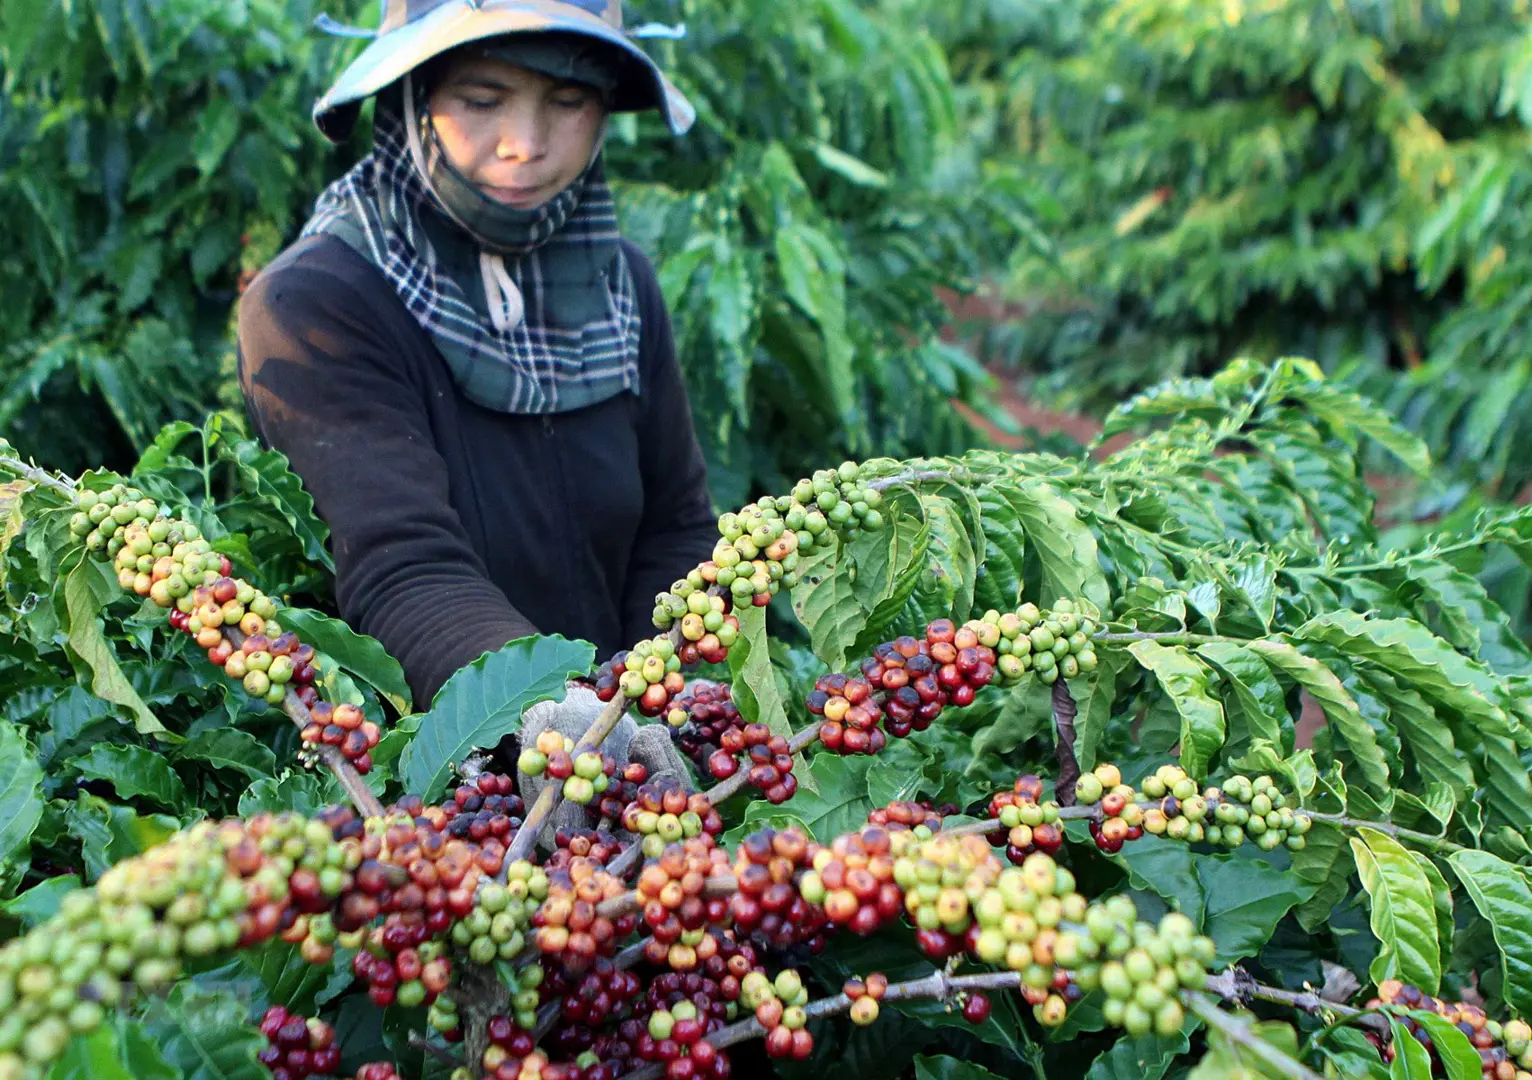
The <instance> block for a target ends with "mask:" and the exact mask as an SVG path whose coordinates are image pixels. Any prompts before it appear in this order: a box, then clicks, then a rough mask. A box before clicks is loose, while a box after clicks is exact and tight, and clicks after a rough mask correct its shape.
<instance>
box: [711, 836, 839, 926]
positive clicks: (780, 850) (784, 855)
mask: <svg viewBox="0 0 1532 1080" xmlns="http://www.w3.org/2000/svg"><path fill="white" fill-rule="evenodd" d="M820 850H821V849H820V848H819V845H817V844H815V843H813V842H812V841H811V840H809V838H808V837H807V836H805V835H804V834H803V833H801V832H799V831H798V830H797V829H783V830H780V831H779V830H776V829H762V830H760V831H759V832H754V833H751V834H750V835H749V836H747V837H745V838H744V840H742V841H740V845H739V848H738V850H737V851H736V852H735V856H734V877H735V879H736V881H737V882H738V889H737V891H736V892H735V893H734V895H733V896H732V897H730V899H729V915H730V917H731V918H732V920H733V922H734V929H735V931H736V932H737V933H739V934H740V935H742V936H744V937H747V938H749V939H751V940H754V941H757V942H759V943H760V944H762V945H764V946H766V947H768V948H773V949H777V950H779V951H782V950H787V949H791V948H792V947H794V946H795V945H805V946H808V948H809V950H810V951H811V952H817V951H818V950H819V949H822V948H823V946H824V937H823V932H824V929H825V925H826V923H827V921H828V920H827V918H826V915H825V912H824V909H823V907H822V898H811V897H809V896H808V895H807V894H806V893H804V892H803V891H801V888H800V886H801V885H802V884H803V882H798V883H797V884H795V879H797V877H798V875H799V874H800V873H803V872H804V871H808V873H809V874H812V873H813V871H812V870H810V869H809V868H810V867H811V866H813V864H814V860H815V859H816V857H817V856H818V854H819V852H820ZM807 876H808V875H807V874H805V875H804V879H805V880H806V879H807Z"/></svg>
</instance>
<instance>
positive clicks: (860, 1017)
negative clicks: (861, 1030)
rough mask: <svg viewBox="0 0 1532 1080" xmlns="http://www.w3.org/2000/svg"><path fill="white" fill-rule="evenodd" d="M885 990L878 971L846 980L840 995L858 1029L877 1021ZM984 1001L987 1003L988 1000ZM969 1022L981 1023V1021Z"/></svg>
mask: <svg viewBox="0 0 1532 1080" xmlns="http://www.w3.org/2000/svg"><path fill="white" fill-rule="evenodd" d="M887 990H888V976H887V975H884V974H883V973H882V972H879V971H875V972H873V973H872V974H871V975H869V976H867V978H866V979H847V980H846V983H845V985H844V986H842V987H841V993H843V994H845V995H846V997H847V998H849V999H850V1000H851V1010H850V1013H849V1014H848V1015H850V1017H851V1022H852V1023H853V1024H856V1025H857V1026H858V1027H866V1026H867V1025H868V1024H871V1023H874V1022H875V1021H876V1020H877V1019H878V1012H879V1008H878V1002H880V1001H882V1000H883V995H884V993H886V992H887ZM985 1000H986V1002H987V1001H988V999H985ZM965 1013H966V1007H965ZM986 1015H988V1014H986ZM970 1022H971V1023H981V1022H982V1021H970Z"/></svg>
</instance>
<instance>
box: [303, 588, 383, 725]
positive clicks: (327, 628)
mask: <svg viewBox="0 0 1532 1080" xmlns="http://www.w3.org/2000/svg"><path fill="white" fill-rule="evenodd" d="M278 618H279V619H280V620H281V622H282V625H283V626H284V627H285V628H286V629H288V630H291V631H293V632H294V633H296V634H297V635H298V636H299V637H301V638H302V639H303V640H304V641H305V642H307V643H308V644H310V645H312V646H314V648H316V649H318V650H319V651H320V652H322V653H324V654H325V655H326V656H328V657H329V658H330V659H332V660H334V661H335V662H336V663H338V664H340V666H341V667H343V668H345V669H346V670H347V671H349V672H351V674H353V675H355V676H356V677H357V678H359V679H361V680H362V681H363V682H365V683H367V684H368V685H369V686H371V687H372V688H373V689H375V690H377V691H378V693H380V694H382V695H383V696H384V697H386V698H388V700H389V702H390V704H392V705H393V707H394V708H395V709H396V710H398V711H399V712H400V713H401V714H403V713H407V712H409V711H410V707H411V706H410V687H409V683H407V682H405V679H404V668H403V667H401V666H400V665H399V661H397V660H395V659H394V658H393V657H392V656H390V655H388V653H387V651H385V650H384V648H383V645H382V643H381V642H379V641H378V640H377V639H376V638H371V637H368V636H367V635H365V634H358V633H357V632H356V631H355V630H353V629H351V627H349V626H347V625H346V624H345V623H344V622H342V621H341V620H340V619H332V618H331V617H330V616H328V615H324V614H322V613H320V612H318V611H313V610H310V609H309V608H289V607H285V608H283V609H282V610H281V612H280V614H279V615H278Z"/></svg>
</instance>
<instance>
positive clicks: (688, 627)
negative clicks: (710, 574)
mask: <svg viewBox="0 0 1532 1080" xmlns="http://www.w3.org/2000/svg"><path fill="white" fill-rule="evenodd" d="M704 565H705V564H704ZM693 573H695V574H699V577H698V581H699V582H700V584H696V585H694V584H692V582H691V581H690V580H688V579H687V578H681V579H680V580H678V581H676V582H675V583H674V584H673V585H671V586H670V592H668V593H661V594H660V595H661V596H662V597H667V598H668V599H667V600H666V601H665V602H666V604H667V607H666V609H665V610H666V611H667V612H670V611H675V612H679V613H680V614H679V619H680V625H679V626H675V625H674V622H675V620H674V619H673V618H671V617H668V616H667V618H665V619H661V618H659V617H658V615H656V618H655V625H656V626H659V627H660V628H661V629H670V630H671V633H678V634H679V635H680V638H681V641H680V645H679V647H678V648H677V650H676V655H677V656H679V657H680V658H681V663H682V664H683V665H685V666H688V667H689V666H691V665H693V664H696V663H698V662H699V661H701V662H703V663H708V664H719V663H722V662H723V660H724V658H725V657H727V656H728V655H729V650H730V649H731V648H733V647H734V643H735V642H736V641H738V640H739V617H738V616H737V615H735V614H734V613H733V609H734V604H733V602H732V596H733V594H732V593H727V592H725V591H723V590H722V589H721V587H720V586H718V585H716V584H715V585H713V586H712V587H709V586H708V583H707V582H705V581H702V580H701V577H700V572H699V571H693ZM655 611H656V612H657V613H658V612H659V611H660V609H659V608H658V607H657V608H655Z"/></svg>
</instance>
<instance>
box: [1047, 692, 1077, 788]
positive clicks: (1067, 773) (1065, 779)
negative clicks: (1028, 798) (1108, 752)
mask: <svg viewBox="0 0 1532 1080" xmlns="http://www.w3.org/2000/svg"><path fill="white" fill-rule="evenodd" d="M1067 683H1068V680H1066V679H1064V678H1062V677H1060V678H1059V679H1058V680H1057V681H1055V682H1054V684H1053V727H1054V731H1055V732H1057V734H1058V745H1057V747H1056V749H1055V756H1056V757H1057V758H1058V761H1059V777H1058V781H1057V782H1056V783H1055V784H1054V796H1055V797H1056V798H1057V799H1058V803H1059V806H1060V807H1066V806H1073V805H1074V804H1075V781H1076V780H1078V779H1080V763H1079V762H1078V761H1077V760H1075V715H1076V713H1077V712H1078V711H1079V710H1078V709H1077V708H1076V706H1075V699H1074V695H1072V694H1070V692H1069V686H1068V685H1067Z"/></svg>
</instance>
